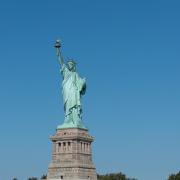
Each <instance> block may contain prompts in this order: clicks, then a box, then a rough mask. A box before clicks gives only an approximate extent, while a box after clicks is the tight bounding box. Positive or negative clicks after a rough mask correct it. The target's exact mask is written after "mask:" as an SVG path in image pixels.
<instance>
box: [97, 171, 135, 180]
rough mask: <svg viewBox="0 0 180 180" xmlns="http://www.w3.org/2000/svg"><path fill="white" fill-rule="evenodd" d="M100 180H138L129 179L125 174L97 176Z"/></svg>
mask: <svg viewBox="0 0 180 180" xmlns="http://www.w3.org/2000/svg"><path fill="white" fill-rule="evenodd" d="M97 177H98V180H137V179H134V178H127V177H126V175H125V174H123V173H121V172H119V173H110V174H105V175H99V174H98V175H97Z"/></svg>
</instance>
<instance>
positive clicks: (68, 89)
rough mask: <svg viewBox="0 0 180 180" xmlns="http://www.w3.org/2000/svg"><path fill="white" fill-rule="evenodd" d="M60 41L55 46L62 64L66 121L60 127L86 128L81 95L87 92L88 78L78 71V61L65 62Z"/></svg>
mask: <svg viewBox="0 0 180 180" xmlns="http://www.w3.org/2000/svg"><path fill="white" fill-rule="evenodd" d="M60 47H61V44H60V41H59V40H57V41H56V43H55V48H56V51H57V57H58V60H59V63H60V66H61V74H62V77H63V81H62V95H63V100H64V112H65V120H64V123H63V124H62V125H60V126H58V128H82V129H86V128H85V126H84V125H83V123H82V104H81V96H82V95H84V94H85V92H86V80H85V78H81V77H80V76H79V75H78V73H77V72H76V62H75V61H74V60H72V59H71V60H68V61H67V63H66V64H65V62H64V59H63V57H62V54H61V51H60Z"/></svg>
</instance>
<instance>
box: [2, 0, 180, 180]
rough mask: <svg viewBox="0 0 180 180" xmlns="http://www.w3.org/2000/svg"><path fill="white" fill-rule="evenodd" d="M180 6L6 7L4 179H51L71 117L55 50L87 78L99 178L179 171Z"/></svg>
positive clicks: (84, 1) (85, 2) (142, 179)
mask: <svg viewBox="0 0 180 180" xmlns="http://www.w3.org/2000/svg"><path fill="white" fill-rule="evenodd" d="M179 8H180V2H179V1H166V0H163V1H159V0H156V1H155V0H152V1H140V0H137V1H133V0H130V1H120V0H113V1H102V0H99V1H95V0H91V1H90V0H76V1H72V0H71V1H70V0H54V1H48V0H46V1H35V0H31V1H23V0H16V1H12V0H11V1H10V0H6V1H5V0H4V1H3V0H1V1H0V27H1V28H0V123H1V125H0V179H1V180H11V179H12V177H18V179H19V180H25V179H27V178H28V177H30V176H38V177H39V176H41V175H42V174H43V173H46V171H47V167H48V164H49V162H50V160H51V142H50V140H49V139H48V138H49V136H50V135H52V134H54V133H55V128H56V127H57V125H58V124H61V123H62V122H63V119H64V114H63V102H62V97H61V80H62V79H61V76H60V74H59V66H58V63H57V60H56V56H55V49H54V47H53V45H54V41H55V40H56V39H57V38H61V39H62V44H63V45H62V52H63V55H64V57H65V58H68V57H72V58H74V59H75V60H76V61H77V65H78V66H77V69H78V72H79V74H80V75H81V76H82V77H86V79H87V83H88V90H87V94H86V96H84V98H83V111H84V114H83V120H84V123H85V125H86V126H88V128H89V132H90V134H92V135H93V136H95V142H94V145H93V159H94V163H95V165H96V168H97V172H98V173H107V172H119V171H121V172H123V173H125V174H127V176H129V177H136V178H138V179H139V180H165V179H166V178H167V177H168V175H169V174H170V173H176V172H178V171H179V170H180V156H179V152H180V142H179V139H180V110H179V109H180V81H179V79H180V70H179V69H180V33H179V32H180V21H179V19H180V11H179Z"/></svg>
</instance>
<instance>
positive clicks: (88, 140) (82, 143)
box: [47, 128, 97, 180]
mask: <svg viewBox="0 0 180 180" xmlns="http://www.w3.org/2000/svg"><path fill="white" fill-rule="evenodd" d="M50 139H51V141H52V143H53V152H52V161H51V163H50V165H49V168H48V177H47V178H48V180H60V179H65V180H97V174H96V169H95V167H94V165H93V162H92V150H91V144H92V142H93V137H92V136H90V135H89V134H88V130H86V129H79V128H67V129H57V131H56V134H55V135H53V136H52V137H51V138H50Z"/></svg>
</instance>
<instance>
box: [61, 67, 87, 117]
mask: <svg viewBox="0 0 180 180" xmlns="http://www.w3.org/2000/svg"><path fill="white" fill-rule="evenodd" d="M61 73H62V75H63V82H62V95H63V100H64V111H65V116H66V117H68V116H70V115H71V114H72V113H77V114H76V115H77V116H78V117H81V113H82V105H81V96H82V95H83V94H85V91H86V81H85V79H84V78H81V77H80V76H79V75H78V73H77V72H76V71H70V70H69V69H68V68H67V67H66V66H65V64H63V65H62V68H61ZM73 109H76V111H74V110H73Z"/></svg>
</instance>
